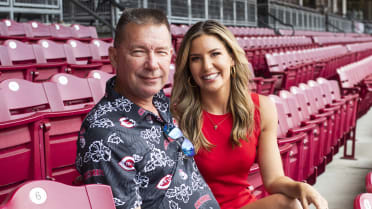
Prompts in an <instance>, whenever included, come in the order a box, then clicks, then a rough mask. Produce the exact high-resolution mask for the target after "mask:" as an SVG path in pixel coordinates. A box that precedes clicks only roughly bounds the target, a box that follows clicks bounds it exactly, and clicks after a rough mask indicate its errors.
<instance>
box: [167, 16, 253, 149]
mask: <svg viewBox="0 0 372 209" xmlns="http://www.w3.org/2000/svg"><path fill="white" fill-rule="evenodd" d="M203 34H205V35H213V36H215V37H217V38H218V39H219V40H221V41H222V42H223V43H224V44H225V47H226V49H227V50H228V52H229V53H230V55H231V57H232V58H233V60H234V62H235V65H234V67H235V73H234V72H232V73H233V75H232V76H231V88H230V89H231V90H230V97H229V102H228V108H229V110H230V111H231V113H232V118H233V130H232V132H231V136H230V142H231V145H232V147H234V146H241V143H240V139H243V140H246V141H247V140H248V137H249V136H250V135H251V134H252V132H253V129H254V104H253V102H252V99H251V96H250V91H249V82H250V81H251V79H252V78H251V76H252V75H251V73H250V69H249V67H248V66H249V63H248V61H247V59H246V57H245V52H244V50H243V49H242V48H241V47H240V46H239V44H238V42H237V41H236V39H235V37H234V35H233V34H232V33H231V32H230V31H229V30H228V29H227V28H226V27H225V26H224V25H222V24H220V23H219V22H217V21H213V20H207V21H204V22H198V23H196V24H195V25H193V26H192V27H191V28H190V29H189V30H188V31H187V33H186V34H185V36H184V38H183V41H182V43H181V46H180V49H179V51H178V55H177V59H176V72H175V75H174V84H173V85H174V86H173V89H172V96H171V104H172V105H171V111H172V114H173V116H174V117H175V118H176V120H178V123H179V127H180V129H181V130H182V131H183V132H184V135H185V136H186V137H188V138H189V139H190V140H191V141H192V142H193V144H194V146H195V149H196V151H198V150H199V149H200V148H204V149H207V150H210V148H211V147H213V146H214V145H213V144H212V143H210V142H209V141H208V140H207V139H206V138H205V136H204V135H203V133H202V124H203V121H202V107H201V96H200V89H199V87H198V86H196V84H195V82H193V79H192V75H191V72H190V68H189V53H190V47H191V42H192V41H193V40H194V39H195V38H197V37H200V36H201V35H203ZM191 83H193V84H191Z"/></svg>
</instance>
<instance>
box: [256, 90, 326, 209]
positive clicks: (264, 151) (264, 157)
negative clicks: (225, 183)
mask: <svg viewBox="0 0 372 209" xmlns="http://www.w3.org/2000/svg"><path fill="white" fill-rule="evenodd" d="M259 98H260V118H261V134H260V138H259V144H258V146H259V147H258V163H259V166H260V170H261V175H262V180H263V183H264V185H265V188H266V190H267V191H268V192H269V193H270V194H275V193H281V194H284V195H286V196H288V197H291V198H297V199H298V200H300V201H301V204H302V207H303V208H304V209H307V208H308V204H310V203H313V204H314V205H315V206H316V208H327V205H328V203H327V201H326V200H325V199H324V198H323V197H322V196H321V195H320V194H319V193H318V192H317V191H316V190H315V189H314V188H313V187H311V186H310V185H308V184H306V183H302V182H297V181H293V180H292V179H290V178H289V177H286V176H284V172H283V166H282V160H281V156H280V152H279V148H278V144H277V128H278V116H277V112H276V108H275V104H274V103H273V102H272V101H271V100H270V99H269V98H268V97H265V96H261V95H260V97H259Z"/></svg>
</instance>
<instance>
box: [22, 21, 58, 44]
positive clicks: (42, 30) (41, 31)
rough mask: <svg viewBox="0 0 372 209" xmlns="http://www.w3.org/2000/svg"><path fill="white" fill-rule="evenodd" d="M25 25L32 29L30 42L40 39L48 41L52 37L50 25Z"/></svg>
mask: <svg viewBox="0 0 372 209" xmlns="http://www.w3.org/2000/svg"><path fill="white" fill-rule="evenodd" d="M25 24H28V25H29V28H30V37H28V39H29V40H34V41H35V40H36V41H37V40H39V39H46V38H50V37H51V36H52V34H51V32H50V27H51V26H50V25H46V24H43V23H41V22H37V21H30V22H27V23H25Z"/></svg>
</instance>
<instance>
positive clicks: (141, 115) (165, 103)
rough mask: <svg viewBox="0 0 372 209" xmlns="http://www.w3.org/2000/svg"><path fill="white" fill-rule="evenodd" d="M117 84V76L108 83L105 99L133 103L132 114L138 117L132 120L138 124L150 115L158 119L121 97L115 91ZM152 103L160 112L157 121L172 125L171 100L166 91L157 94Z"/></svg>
mask: <svg viewBox="0 0 372 209" xmlns="http://www.w3.org/2000/svg"><path fill="white" fill-rule="evenodd" d="M115 82H116V76H114V77H112V78H110V79H109V80H108V81H107V82H106V95H105V97H106V98H107V99H108V100H110V101H115V100H117V99H120V100H128V101H129V102H131V103H132V105H133V106H132V109H131V111H130V112H132V113H133V114H134V113H135V114H137V116H138V117H135V118H132V119H133V120H135V121H136V122H140V121H143V120H146V117H147V116H148V115H152V116H153V118H158V117H157V116H156V115H155V114H154V113H152V112H150V111H148V110H145V109H143V108H142V107H139V106H138V105H136V104H135V103H133V102H132V101H130V100H129V99H127V98H126V97H125V96H123V95H120V94H119V93H118V92H116V91H115V89H114V86H115ZM152 103H153V104H154V106H155V107H156V109H157V110H158V113H159V115H160V117H161V118H160V119H159V118H158V119H156V120H157V121H159V122H163V123H172V121H171V117H170V110H169V98H168V97H166V96H165V94H164V91H163V90H162V89H161V90H160V91H159V92H158V93H156V94H155V95H154V97H153V99H152Z"/></svg>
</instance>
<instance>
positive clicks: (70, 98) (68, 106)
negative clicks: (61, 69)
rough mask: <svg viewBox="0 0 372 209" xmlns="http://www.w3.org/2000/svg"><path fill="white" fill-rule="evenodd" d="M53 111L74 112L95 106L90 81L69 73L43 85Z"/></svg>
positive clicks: (55, 76)
mask: <svg viewBox="0 0 372 209" xmlns="http://www.w3.org/2000/svg"><path fill="white" fill-rule="evenodd" d="M43 85H44V88H45V92H46V95H47V97H48V100H49V103H50V106H51V109H52V110H53V111H62V110H74V109H79V108H84V107H85V106H86V105H94V102H93V101H94V99H93V94H92V92H91V90H90V87H89V83H88V80H87V79H86V78H79V77H76V76H74V75H71V74H67V73H58V74H55V75H53V76H52V77H51V78H50V82H44V83H43Z"/></svg>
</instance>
